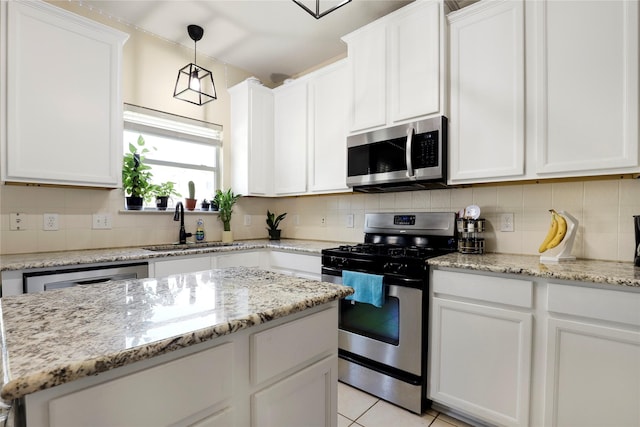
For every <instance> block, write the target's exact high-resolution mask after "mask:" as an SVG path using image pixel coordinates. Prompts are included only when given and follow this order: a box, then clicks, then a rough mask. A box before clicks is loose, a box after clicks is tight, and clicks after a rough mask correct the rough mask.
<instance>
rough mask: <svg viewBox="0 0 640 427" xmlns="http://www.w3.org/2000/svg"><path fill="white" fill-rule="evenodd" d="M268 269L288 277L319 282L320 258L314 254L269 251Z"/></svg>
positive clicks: (320, 271)
mask: <svg viewBox="0 0 640 427" xmlns="http://www.w3.org/2000/svg"><path fill="white" fill-rule="evenodd" d="M269 269H270V270H273V271H277V272H278V273H283V274H288V275H290V276H296V277H303V278H305V279H312V280H320V276H321V275H322V257H321V256H320V255H315V254H309V255H306V254H300V253H291V252H280V251H270V252H269Z"/></svg>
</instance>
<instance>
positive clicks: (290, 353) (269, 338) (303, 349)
mask: <svg viewBox="0 0 640 427" xmlns="http://www.w3.org/2000/svg"><path fill="white" fill-rule="evenodd" d="M337 346H338V313H337V308H336V307H334V308H331V309H328V310H324V311H321V312H319V313H316V314H313V315H311V316H308V317H304V318H302V319H300V320H297V321H295V322H291V323H286V324H284V325H281V326H278V327H275V328H272V329H268V330H266V331H263V332H259V333H257V334H254V335H252V336H251V382H252V383H253V384H259V383H261V382H262V381H265V380H267V379H269V378H271V377H274V376H276V375H278V374H281V373H283V372H285V371H287V370H288V369H291V368H294V367H295V366H298V365H300V364H302V363H304V362H306V361H307V360H310V359H312V358H314V357H315V356H317V355H321V354H323V353H326V354H329V353H330V352H331V351H335V349H336V348H337Z"/></svg>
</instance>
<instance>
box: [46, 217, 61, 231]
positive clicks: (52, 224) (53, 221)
mask: <svg viewBox="0 0 640 427" xmlns="http://www.w3.org/2000/svg"><path fill="white" fill-rule="evenodd" d="M42 217H43V222H42V229H43V230H45V231H56V230H58V214H57V213H45V214H43V215H42Z"/></svg>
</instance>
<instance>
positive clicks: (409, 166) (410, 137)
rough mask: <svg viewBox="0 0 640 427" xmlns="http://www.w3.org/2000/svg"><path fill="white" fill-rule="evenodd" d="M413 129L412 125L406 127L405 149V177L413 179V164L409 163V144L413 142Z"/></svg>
mask: <svg viewBox="0 0 640 427" xmlns="http://www.w3.org/2000/svg"><path fill="white" fill-rule="evenodd" d="M414 132H415V129H414V128H413V127H409V129H407V146H406V147H407V149H406V159H407V177H408V178H412V179H415V178H416V177H415V175H414V173H413V164H412V163H411V145H412V143H413V134H414Z"/></svg>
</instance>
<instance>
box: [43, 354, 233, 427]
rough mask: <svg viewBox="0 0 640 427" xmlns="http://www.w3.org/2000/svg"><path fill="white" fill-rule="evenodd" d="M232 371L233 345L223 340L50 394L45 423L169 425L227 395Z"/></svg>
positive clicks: (217, 401) (54, 425)
mask: <svg viewBox="0 0 640 427" xmlns="http://www.w3.org/2000/svg"><path fill="white" fill-rule="evenodd" d="M232 370H233V344H231V343H228V344H223V345H220V346H218V347H215V348H213V349H210V350H205V351H201V352H199V353H196V354H193V355H191V356H187V357H185V358H183V359H178V360H175V361H173V362H168V363H165V364H162V365H159V366H155V367H153V368H150V369H147V370H144V371H141V372H137V373H135V374H132V375H128V376H124V377H121V378H118V379H115V380H112V381H109V382H106V383H103V384H100V385H97V386H94V387H90V388H87V389H84V390H80V391H77V392H74V393H70V394H68V395H66V396H62V397H59V398H57V399H53V400H52V401H51V402H50V403H49V415H50V425H51V427H56V426H64V427H71V426H88V425H91V426H115V425H121V426H124V425H136V426H154V425H155V426H158V425H170V424H173V423H176V422H178V421H180V420H182V419H184V418H186V417H188V416H190V415H191V414H195V413H198V412H200V411H203V410H205V409H207V408H211V407H212V406H214V405H216V404H218V403H220V402H222V401H224V400H225V399H229V398H230V397H231V392H232V389H233V375H232ZM183 394H184V395H188V396H190V398H189V399H181V398H180V396H182V395H183Z"/></svg>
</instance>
